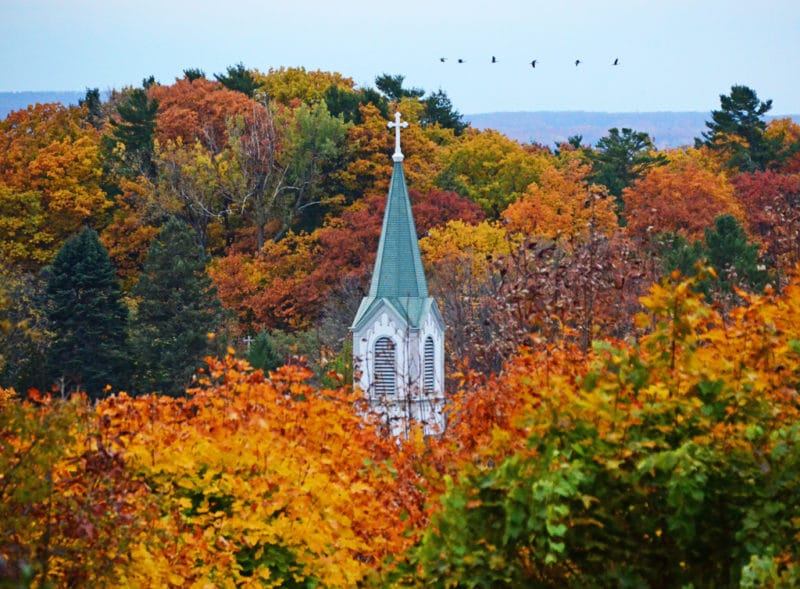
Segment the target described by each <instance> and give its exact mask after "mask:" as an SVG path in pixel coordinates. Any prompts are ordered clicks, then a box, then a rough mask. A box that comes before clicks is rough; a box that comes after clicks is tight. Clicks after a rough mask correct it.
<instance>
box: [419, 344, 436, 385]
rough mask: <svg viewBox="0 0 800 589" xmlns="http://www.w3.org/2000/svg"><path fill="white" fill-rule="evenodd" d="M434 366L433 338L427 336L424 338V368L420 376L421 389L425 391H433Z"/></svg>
mask: <svg viewBox="0 0 800 589" xmlns="http://www.w3.org/2000/svg"><path fill="white" fill-rule="evenodd" d="M434 366H435V363H434V350H433V338H432V337H430V336H428V337H427V338H426V339H425V370H424V374H423V378H422V391H423V392H425V393H432V392H434V391H433V383H434V374H435V372H434Z"/></svg>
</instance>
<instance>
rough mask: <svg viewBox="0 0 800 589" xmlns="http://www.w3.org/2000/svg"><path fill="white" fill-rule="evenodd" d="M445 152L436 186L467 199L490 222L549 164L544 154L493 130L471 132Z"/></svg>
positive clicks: (466, 133) (472, 130)
mask: <svg viewBox="0 0 800 589" xmlns="http://www.w3.org/2000/svg"><path fill="white" fill-rule="evenodd" d="M444 151H445V153H444V155H443V163H442V171H441V172H440V174H439V176H438V177H437V179H436V184H437V186H439V187H440V188H443V189H445V190H453V191H455V192H458V193H459V194H461V195H462V196H467V197H468V198H469V199H470V200H472V201H473V202H476V203H478V204H479V205H480V206H481V208H483V210H484V211H485V212H486V214H487V215H489V216H490V217H492V218H498V217H499V216H500V213H501V212H502V211H503V210H504V209H505V208H506V207H507V206H508V205H509V204H510V203H511V202H513V201H514V200H516V199H517V198H518V197H519V196H520V195H521V194H522V193H523V192H524V191H525V190H526V189H527V188H528V186H530V184H531V183H533V182H535V181H537V180H538V179H539V177H540V175H541V173H542V171H543V170H544V169H545V168H546V167H547V166H548V165H549V164H550V162H549V161H548V156H546V155H544V154H543V153H538V152H534V151H531V150H527V149H526V148H525V147H523V146H522V145H520V144H519V143H518V142H516V141H513V140H511V139H508V138H507V137H505V136H504V135H502V134H500V133H499V132H497V131H492V130H487V131H476V130H474V129H470V130H469V131H467V132H465V133H464V134H463V135H462V136H461V137H460V138H459V141H457V142H455V143H453V144H452V145H450V146H448V147H446V148H445V150H444Z"/></svg>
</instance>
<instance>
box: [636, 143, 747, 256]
mask: <svg viewBox="0 0 800 589" xmlns="http://www.w3.org/2000/svg"><path fill="white" fill-rule="evenodd" d="M622 197H623V199H624V201H625V211H626V218H627V219H628V224H627V229H628V231H629V232H630V234H631V235H632V236H636V237H637V238H639V239H642V240H645V241H646V240H647V239H648V235H649V234H652V233H659V232H665V231H672V232H678V233H681V234H683V235H685V236H686V237H687V238H689V239H695V238H699V237H701V236H702V234H703V231H704V230H705V228H706V227H710V226H711V225H712V223H713V220H714V219H715V218H716V217H718V216H720V215H724V214H732V215H733V216H734V217H736V218H738V219H742V218H743V211H742V209H741V206H740V205H739V203H738V202H737V201H736V199H734V197H733V187H732V186H731V184H730V182H729V181H728V180H727V178H726V177H725V176H724V175H723V174H721V173H715V172H713V171H711V170H708V169H707V168H705V167H704V166H703V165H702V164H701V162H699V161H698V160H697V159H696V158H695V157H694V156H693V154H691V153H681V154H675V155H673V157H672V158H671V161H670V162H669V163H668V164H666V165H664V166H660V167H657V168H654V169H651V170H650V171H649V172H648V173H647V174H646V175H645V176H644V177H642V178H640V179H639V180H637V181H636V182H635V183H634V184H633V186H631V187H630V188H626V189H625V190H624V191H623V193H622Z"/></svg>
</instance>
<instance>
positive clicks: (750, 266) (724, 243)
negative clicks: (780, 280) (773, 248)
mask: <svg viewBox="0 0 800 589" xmlns="http://www.w3.org/2000/svg"><path fill="white" fill-rule="evenodd" d="M704 241H705V245H706V251H707V256H708V262H709V264H710V265H711V266H712V267H713V268H714V270H715V271H716V273H717V276H718V279H719V282H718V288H719V289H720V290H722V291H723V292H726V293H730V292H732V291H733V287H734V286H738V287H740V288H741V287H746V288H747V289H748V290H752V291H755V292H758V291H761V290H763V289H764V286H766V284H767V280H768V274H767V271H766V268H765V267H764V266H763V265H760V264H759V259H758V246H756V245H755V244H753V243H749V242H748V241H747V235H745V232H744V230H743V229H742V226H741V225H740V224H739V222H738V221H737V220H736V218H735V217H733V215H720V216H719V217H717V218H716V219H714V227H709V228H708V229H706V231H705V239H704Z"/></svg>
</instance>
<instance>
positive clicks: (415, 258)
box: [369, 162, 428, 298]
mask: <svg viewBox="0 0 800 589" xmlns="http://www.w3.org/2000/svg"><path fill="white" fill-rule="evenodd" d="M369 296H371V297H386V298H392V297H414V298H427V296H428V287H427V284H426V283H425V272H424V270H423V268H422V258H421V257H420V255H419V245H418V243H417V230H416V228H415V227H414V217H413V215H412V213H411V201H410V200H409V198H408V190H407V189H406V180H405V175H404V174H403V164H402V162H395V164H394V171H393V172H392V182H391V184H390V185H389V197H388V198H387V200H386V211H385V212H384V214H383V228H382V229H381V239H380V242H379V243H378V256H377V257H376V258H375V269H374V270H373V272H372V284H371V285H370V289H369Z"/></svg>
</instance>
